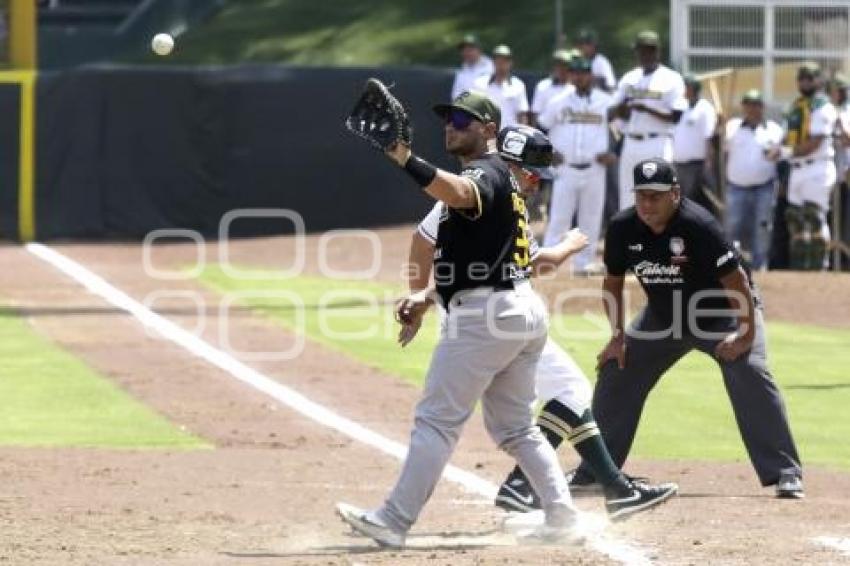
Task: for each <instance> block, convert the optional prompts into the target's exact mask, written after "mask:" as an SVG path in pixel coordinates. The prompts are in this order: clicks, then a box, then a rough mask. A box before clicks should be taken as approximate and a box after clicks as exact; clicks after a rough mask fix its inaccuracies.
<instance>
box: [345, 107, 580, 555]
mask: <svg viewBox="0 0 850 566" xmlns="http://www.w3.org/2000/svg"><path fill="white" fill-rule="evenodd" d="M435 111H436V112H437V114H438V115H439V116H440V117H441V118H442V119H443V120H444V123H445V139H446V149H447V150H448V151H449V152H450V153H452V154H453V155H455V156H457V157H458V158H459V159H460V161H461V164H462V166H463V170H462V172H461V174H460V175H455V174H453V173H450V172H448V171H444V170H440V169H437V168H435V167H434V166H433V165H431V164H430V163H428V162H427V161H425V160H424V159H422V158H420V157H418V156H416V155H414V154H412V153H411V150H410V148H409V147H406V146H404V145H402V144H396V145H395V146H394V147H393V148H391V149H390V151H389V152H388V155H389V157H390V158H391V159H392V160H393V161H395V162H396V163H397V164H398V165H399V166H401V167H402V168H403V169H404V170H405V171H406V172H407V173H409V174H410V176H411V177H412V178H413V180H414V181H416V182H417V183H418V184H419V185H420V186H421V187H422V188H423V189H424V190H425V192H426V193H428V194H429V195H430V196H432V197H434V198H436V199H438V200H440V201H442V202H443V203H444V205H445V206H444V208H445V209H446V214H445V215H444V216H443V217H442V218H441V219H440V229H439V237H438V239H437V246H436V250H435V256H434V258H435V259H434V279H435V282H436V288H435V289H425V290H423V291H420V292H417V293H413V294H412V295H410V296H409V297H407V298H406V299H404V300H403V301H402V302H401V303H400V305H399V307H398V308H397V311H396V312H397V316H398V318H399V320H400V322H402V323H403V325H410V326H418V324H419V319H420V318H421V317H422V315H423V313H424V312H425V310H426V309H427V308H428V306H429V305H430V304H431V303H432V302H433V300H434V295H436V296H437V297H438V298H439V300H440V302H441V303H442V304H443V305H444V306H445V307H446V310H447V316H446V319H445V324H444V328H443V332H442V335H441V337H440V341H439V343H438V344H437V347H436V348H435V350H434V354H433V357H432V358H431V365H430V367H429V368H428V375H427V377H426V380H425V390H424V391H423V395H422V399H421V400H420V401H419V403H418V404H417V406H416V416H415V421H414V428H413V432H412V434H411V438H410V447H409V450H408V453H407V456H406V458H405V461H404V465H403V467H402V470H401V474H400V476H399V478H398V481H397V483H396V485H395V487H394V488H393V490H392V492H390V494H389V496H388V497H387V499H386V501H385V502H384V503H383V505H381V506H380V507H379V508H377V509H375V510H372V511H366V510H362V509H358V508H356V507H354V506H351V505H348V504H345V503H340V504H338V505H337V513H338V514H339V515H340V517H342V519H343V520H344V521H345V522H346V523H348V524H349V525H351V526H352V527H353V528H354V529H355V530H357V531H359V532H361V533H363V534H365V535H367V536H370V537H372V538H373V539H374V540H376V541H377V542H378V543H380V544H382V545H385V546H393V547H398V546H402V545H403V544H404V540H405V536H406V534H407V531H408V530H409V529H410V528H411V526H412V525H413V523H414V522H415V521H416V519H417V518H418V516H419V513H420V512H421V510H422V508H423V506H424V505H425V503H426V502H427V501H428V498H429V497H430V496H431V493H432V491H433V490H434V487H435V485H436V484H437V481H438V480H439V478H440V476H441V475H442V473H443V470H444V468H445V466H446V463H447V462H448V460H449V457H450V456H451V453H452V451H453V450H454V448H455V445H456V443H457V440H458V437H459V436H460V432H461V429H462V428H463V425H464V423H465V422H466V421H467V419H468V418H469V417H470V416H471V415H472V413H473V411H474V409H475V405H476V404H477V402H478V401H479V399H480V400H481V401H482V407H483V413H484V424H485V427H486V428H487V432H488V433H489V434H490V436H491V437H492V438H493V440H494V441H495V442H496V443H497V444H498V446H499V448H501V449H503V450H505V451H506V452H507V453H508V454H510V455H511V456H513V457H514V458H515V459H516V460H517V462H518V463H519V465H520V466H521V467H522V469H523V470H524V471H525V473H526V475H527V476H528V478H529V480H530V481H531V483H532V485H533V486H534V489H535V491H536V492H537V493H538V495H539V496H540V499H541V502H542V504H543V505H542V506H543V509H544V511H545V513H546V524H545V525H544V526H543V528H542V529H541V531H540V532H539V534H540V536H542V537H544V538H546V539H550V538H551V539H555V540H560V539H562V538H569V537H570V534H571V532H572V531H571V528H572V526H573V524H574V521H575V517H576V512H575V508H574V507H573V506H572V503H571V500H570V495H569V491H568V488H567V481H566V479H565V477H564V474H563V471H562V470H561V467H560V464H559V463H558V458H557V455H556V454H555V450H554V449H553V448H552V447H551V446H550V445H549V443H548V442H546V440H545V439H544V437H543V435H542V434H541V432H540V430H539V429H538V428H537V426H535V423H534V414H533V412H532V406H533V403H534V398H535V391H534V383H535V381H534V371H535V367H536V365H537V361H538V360H539V358H540V352H541V351H542V350H543V346H544V344H545V342H546V309H545V306H544V305H543V302H542V300H541V299H540V298H539V297H538V296H537V295H536V294H535V293H534V291H533V290H532V289H531V286H530V284H529V282H528V280H527V278H528V275H529V272H530V261H531V260H530V254H529V247H530V241H529V238H528V231H527V228H526V222H527V217H526V208H525V202H524V201H523V199H522V196H521V195H520V193H519V192H518V188H519V186H518V182H517V180H516V178H515V177H514V175H515V174H518V175H526V174H528V175H533V174H534V172H533V171H527V170H526V169H525V168H524V167H520V166H517V165H516V164H512V165H511V166H509V165H507V164H506V162H505V161H504V160H503V159H502V158H501V157H499V154H498V153H497V152H496V151H495V150H496V147H495V141H496V134H497V132H498V129H499V109H498V107H497V106H496V105H495V104H494V103H493V102H492V101H491V100H490V99H489V98H487V97H486V96H483V95H479V94H474V93H470V92H464V93H462V94H461V95H460V96H458V97H457V98H455V100H454V101H452V103H451V104H443V105H438V106H437V107H435ZM533 142H534V140H533V138H530V137H528V136H526V135H524V134H522V132H516V133H515V134H514V135H513V137H512V138H511V139H510V140H508V142H507V143H506V144H505V148H506V149H507V150H508V151H509V152H511V151H513V152H515V153H516V155H517V156H521V155H523V154H524V152H525V151H526V150H527V147H528V146H529V144H531V143H533ZM402 332H404V329H403V330H402Z"/></svg>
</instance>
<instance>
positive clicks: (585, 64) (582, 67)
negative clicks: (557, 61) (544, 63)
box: [570, 57, 593, 73]
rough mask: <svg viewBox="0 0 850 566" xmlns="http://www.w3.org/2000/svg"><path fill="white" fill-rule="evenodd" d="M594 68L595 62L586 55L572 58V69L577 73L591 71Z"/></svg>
mask: <svg viewBox="0 0 850 566" xmlns="http://www.w3.org/2000/svg"><path fill="white" fill-rule="evenodd" d="M592 69H593V63H591V62H590V59H585V58H584V57H573V58H572V60H570V70H571V71H575V72H577V73H589V72H590V71H591V70H592Z"/></svg>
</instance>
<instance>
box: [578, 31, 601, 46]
mask: <svg viewBox="0 0 850 566" xmlns="http://www.w3.org/2000/svg"><path fill="white" fill-rule="evenodd" d="M597 41H598V38H597V36H596V32H595V31H593V30H592V29H590V28H584V29H581V30H579V32H578V36H577V38H576V43H590V44H592V45H596V42H597Z"/></svg>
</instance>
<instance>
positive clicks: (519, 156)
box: [496, 125, 553, 179]
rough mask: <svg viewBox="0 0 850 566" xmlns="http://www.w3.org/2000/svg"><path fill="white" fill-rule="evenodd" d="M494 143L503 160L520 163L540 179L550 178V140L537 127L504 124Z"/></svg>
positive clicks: (551, 153) (551, 151) (551, 152)
mask: <svg viewBox="0 0 850 566" xmlns="http://www.w3.org/2000/svg"><path fill="white" fill-rule="evenodd" d="M496 143H497V145H496V147H497V148H498V150H499V155H500V156H501V157H502V159H504V160H505V161H511V162H513V163H516V164H517V165H521V166H522V167H523V169H528V170H529V171H533V172H534V173H537V175H539V176H540V178H542V179H551V178H552V156H553V150H552V142H551V141H549V138H548V137H547V136H546V134H544V133H543V132H541V131H540V130H538V129H537V128H532V127H531V126H522V125H517V126H506V127H504V128H502V130H501V131H500V132H499V137H498V138H497V140H496Z"/></svg>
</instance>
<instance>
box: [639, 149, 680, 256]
mask: <svg viewBox="0 0 850 566" xmlns="http://www.w3.org/2000/svg"><path fill="white" fill-rule="evenodd" d="M647 165H655V163H652V164H649V163H648V164H647ZM670 251H671V252H673V255H682V252H683V251H685V240H683V239H682V238H679V237H678V236H674V237H673V238H670Z"/></svg>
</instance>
